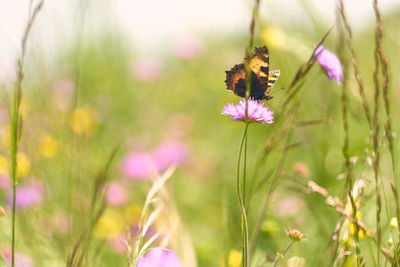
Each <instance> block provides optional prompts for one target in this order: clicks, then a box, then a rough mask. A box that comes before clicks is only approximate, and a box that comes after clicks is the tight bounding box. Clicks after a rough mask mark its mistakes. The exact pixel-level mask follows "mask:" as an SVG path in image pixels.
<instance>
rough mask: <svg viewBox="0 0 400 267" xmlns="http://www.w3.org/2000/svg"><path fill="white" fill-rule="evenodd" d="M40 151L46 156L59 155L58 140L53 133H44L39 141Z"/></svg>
mask: <svg viewBox="0 0 400 267" xmlns="http://www.w3.org/2000/svg"><path fill="white" fill-rule="evenodd" d="M39 151H40V154H42V156H43V157H45V158H52V157H54V156H55V155H57V152H58V142H57V140H56V139H54V138H53V137H52V136H51V135H48V134H46V135H44V136H43V137H42V138H41V139H40V141H39Z"/></svg>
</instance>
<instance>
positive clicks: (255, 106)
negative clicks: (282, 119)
mask: <svg viewBox="0 0 400 267" xmlns="http://www.w3.org/2000/svg"><path fill="white" fill-rule="evenodd" d="M221 113H222V114H223V115H227V116H232V117H233V121H244V120H246V99H243V100H242V101H240V102H239V103H238V104H236V105H234V104H227V105H226V106H225V107H224V108H223V109H222V112H221ZM247 114H248V118H249V121H254V122H258V123H261V124H264V123H273V117H272V114H274V112H273V111H272V110H270V109H269V108H268V107H266V106H264V104H263V103H261V102H258V101H257V100H254V99H249V100H248V107H247Z"/></svg>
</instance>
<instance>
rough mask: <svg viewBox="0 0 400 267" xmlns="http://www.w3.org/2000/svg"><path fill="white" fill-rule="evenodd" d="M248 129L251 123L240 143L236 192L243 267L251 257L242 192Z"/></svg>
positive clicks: (246, 126)
mask: <svg viewBox="0 0 400 267" xmlns="http://www.w3.org/2000/svg"><path fill="white" fill-rule="evenodd" d="M248 127H249V123H248V121H246V122H245V127H244V130H243V135H242V139H241V141H240V146H239V153H238V163H237V171H236V192H237V196H238V200H239V206H240V211H241V214H242V238H243V241H242V242H243V244H242V251H243V266H244V267H248V266H249V258H248V255H249V246H248V244H249V228H248V225H247V215H246V209H245V206H244V202H243V196H242V192H241V190H240V161H241V158H242V151H243V146H244V143H245V140H246V139H247V129H248ZM245 154H246V153H245Z"/></svg>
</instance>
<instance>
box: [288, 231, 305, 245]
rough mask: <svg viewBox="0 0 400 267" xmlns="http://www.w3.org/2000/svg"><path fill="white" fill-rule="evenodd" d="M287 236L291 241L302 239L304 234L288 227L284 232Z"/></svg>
mask: <svg viewBox="0 0 400 267" xmlns="http://www.w3.org/2000/svg"><path fill="white" fill-rule="evenodd" d="M286 234H287V236H288V237H289V238H290V239H292V241H295V242H296V241H304V240H306V236H305V235H304V234H303V233H302V232H300V231H299V230H297V229H294V228H289V229H288V230H287V232H286Z"/></svg>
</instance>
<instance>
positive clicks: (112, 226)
mask: <svg viewBox="0 0 400 267" xmlns="http://www.w3.org/2000/svg"><path fill="white" fill-rule="evenodd" d="M124 227H125V221H124V218H123V216H122V214H121V213H120V212H119V211H118V210H116V209H111V208H108V209H106V210H105V211H104V213H103V215H102V216H101V217H100V218H99V220H98V221H97V223H96V225H95V227H94V230H93V234H94V236H96V237H97V238H101V239H110V238H113V237H115V236H117V235H118V234H119V233H120V232H121V231H122V230H124Z"/></svg>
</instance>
